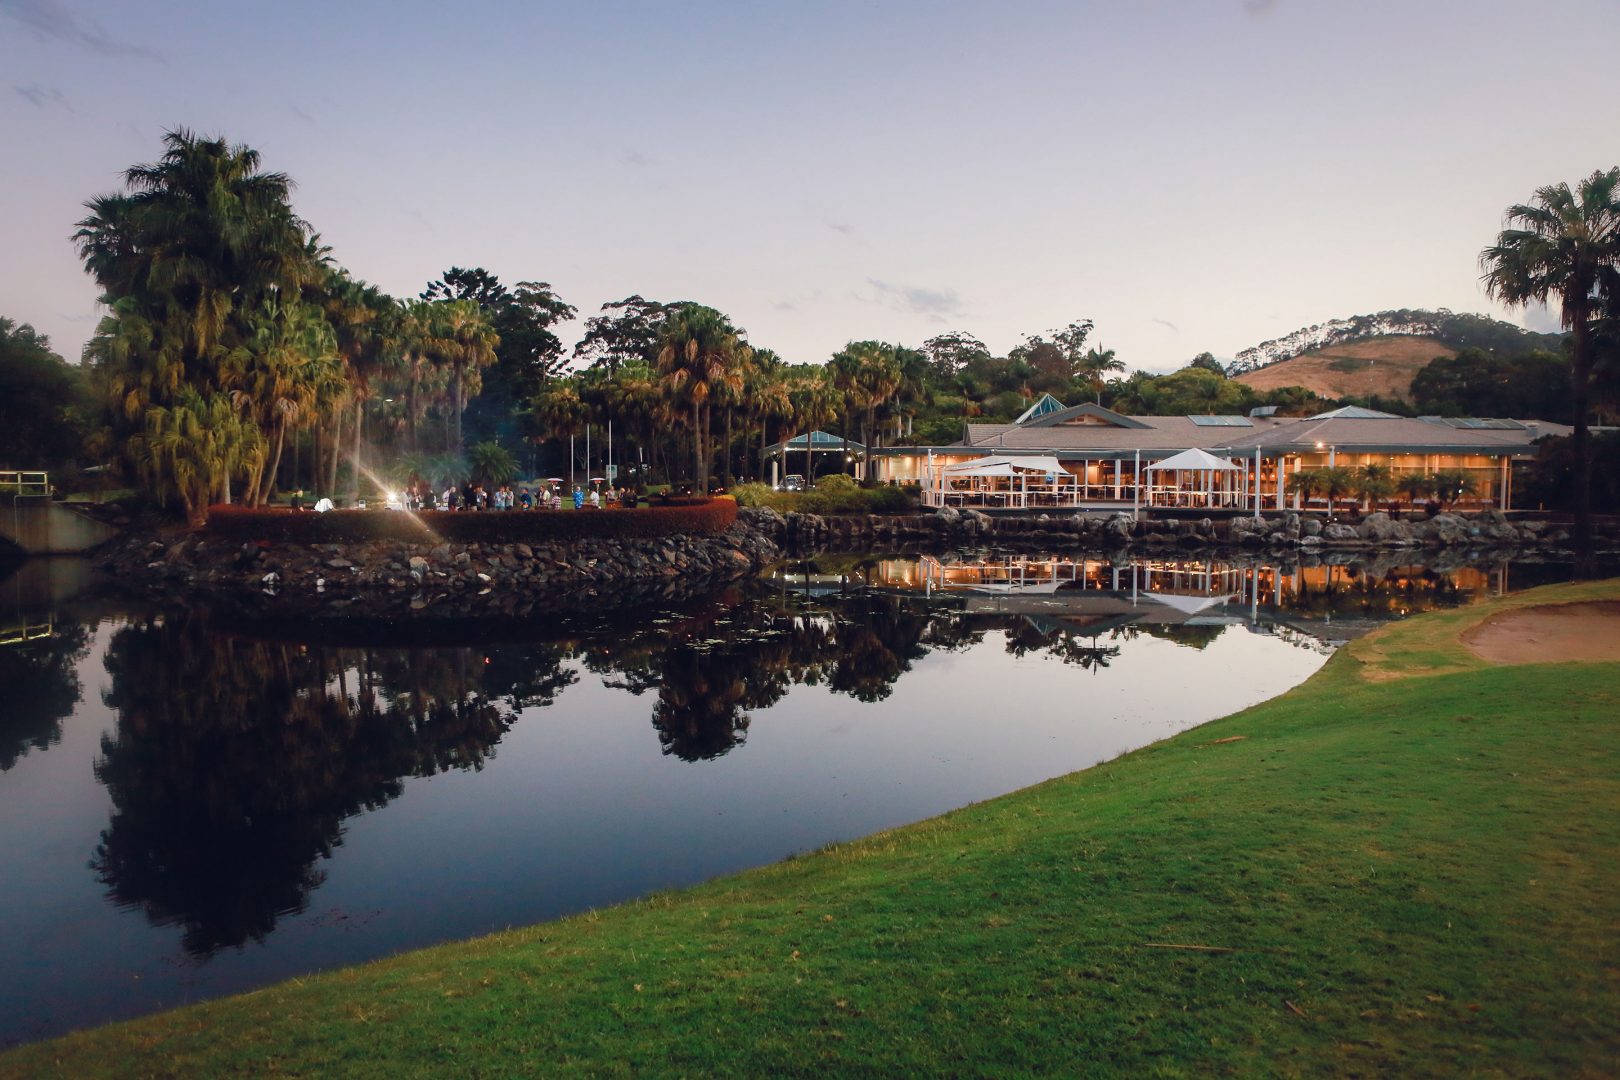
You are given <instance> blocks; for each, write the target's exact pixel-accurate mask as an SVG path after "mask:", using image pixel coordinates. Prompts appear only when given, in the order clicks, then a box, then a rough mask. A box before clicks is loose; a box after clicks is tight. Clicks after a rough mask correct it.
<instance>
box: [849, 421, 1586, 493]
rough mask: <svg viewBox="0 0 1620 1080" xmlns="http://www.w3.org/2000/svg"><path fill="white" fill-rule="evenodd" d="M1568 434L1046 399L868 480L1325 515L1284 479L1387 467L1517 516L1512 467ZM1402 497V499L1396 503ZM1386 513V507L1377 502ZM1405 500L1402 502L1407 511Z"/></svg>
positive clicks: (895, 459) (885, 458) (910, 449)
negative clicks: (1144, 410)
mask: <svg viewBox="0 0 1620 1080" xmlns="http://www.w3.org/2000/svg"><path fill="white" fill-rule="evenodd" d="M1569 431H1570V429H1569V428H1568V427H1567V426H1565V425H1562V424H1551V423H1545V422H1539V421H1529V420H1526V421H1520V420H1480V419H1456V418H1449V417H1434V416H1426V417H1415V418H1414V417H1403V416H1393V415H1391V414H1389V413H1382V412H1375V411H1373V410H1371V409H1362V408H1356V407H1348V408H1342V409H1335V410H1333V411H1332V412H1326V413H1321V414H1319V415H1317V416H1309V417H1293V416H1276V415H1271V414H1270V411H1269V410H1267V409H1256V410H1255V411H1254V412H1253V413H1251V414H1250V415H1248V416H1125V415H1123V414H1121V413H1117V412H1114V411H1112V410H1110V409H1105V408H1103V407H1102V406H1100V405H1090V404H1087V405H1075V406H1072V407H1064V406H1062V405H1061V404H1060V403H1058V402H1056V401H1054V400H1052V399H1051V398H1050V396H1047V397H1043V398H1042V399H1041V400H1040V401H1038V402H1036V403H1035V405H1033V406H1031V407H1030V409H1028V410H1026V411H1025V413H1024V414H1023V415H1022V416H1020V417H1019V418H1018V419H1017V420H1015V421H1014V422H1012V423H1010V424H968V425H967V428H966V432H965V435H964V437H963V439H962V441H961V442H959V443H955V444H952V445H950V446H896V447H884V448H880V449H874V450H872V451H871V455H872V462H873V465H874V466H875V469H876V477H877V478H878V479H879V480H881V481H885V482H889V483H897V484H915V485H918V486H920V487H921V488H922V489H923V491H922V495H923V502H924V505H927V506H961V507H977V508H983V509H1009V510H1042V509H1053V508H1075V509H1088V508H1090V509H1110V510H1118V509H1125V510H1136V509H1154V508H1164V509H1184V510H1210V511H1226V512H1231V513H1243V512H1252V513H1255V514H1259V513H1262V512H1266V511H1276V510H1279V509H1301V508H1309V507H1310V506H1311V505H1313V504H1314V505H1315V506H1317V507H1321V508H1325V506H1326V503H1325V500H1324V499H1323V498H1322V496H1321V495H1320V494H1317V495H1315V496H1303V495H1301V494H1300V493H1299V492H1298V491H1296V490H1295V489H1294V488H1293V487H1291V486H1290V485H1289V477H1292V476H1295V475H1297V474H1299V473H1300V472H1302V471H1304V470H1318V469H1329V468H1346V469H1359V468H1361V467H1363V466H1366V465H1382V466H1385V467H1387V468H1388V469H1389V470H1390V473H1391V475H1392V476H1393V477H1394V478H1395V480H1396V481H1397V483H1398V481H1399V479H1400V477H1402V476H1404V475H1406V474H1410V473H1417V474H1420V475H1423V476H1432V475H1434V474H1437V473H1451V472H1460V473H1462V474H1465V475H1466V476H1467V478H1468V480H1469V483H1468V485H1467V488H1468V492H1467V494H1465V495H1464V496H1463V497H1461V498H1460V499H1457V500H1456V501H1457V502H1458V503H1459V504H1461V505H1463V506H1470V507H1474V508H1482V507H1500V508H1503V509H1507V508H1510V507H1511V506H1512V499H1513V462H1514V461H1517V460H1528V459H1531V458H1534V457H1535V456H1536V448H1535V445H1534V444H1535V442H1536V440H1538V439H1540V438H1543V437H1545V436H1550V435H1567V434H1569ZM1392 498H1393V499H1398V498H1399V497H1398V496H1392ZM1380 501H1383V500H1380ZM1402 501H1404V500H1402Z"/></svg>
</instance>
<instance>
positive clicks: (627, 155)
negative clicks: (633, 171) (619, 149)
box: [619, 150, 658, 169]
mask: <svg viewBox="0 0 1620 1080" xmlns="http://www.w3.org/2000/svg"><path fill="white" fill-rule="evenodd" d="M619 164H620V165H630V166H632V167H634V168H637V169H650V168H652V167H653V166H654V165H656V164H658V160H657V159H656V158H651V157H648V156H647V155H646V154H643V153H642V152H641V151H640V150H626V151H625V152H624V153H623V154H621V155H619Z"/></svg>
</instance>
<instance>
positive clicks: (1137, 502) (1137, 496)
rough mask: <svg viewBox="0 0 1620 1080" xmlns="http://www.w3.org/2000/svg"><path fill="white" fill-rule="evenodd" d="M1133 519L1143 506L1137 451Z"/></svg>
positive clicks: (1132, 507) (1132, 496)
mask: <svg viewBox="0 0 1620 1080" xmlns="http://www.w3.org/2000/svg"><path fill="white" fill-rule="evenodd" d="M1131 479H1132V480H1133V481H1135V482H1134V483H1133V484H1131V517H1133V518H1134V517H1138V516H1140V513H1141V509H1140V508H1141V506H1142V451H1141V450H1138V451H1136V473H1135V475H1134V476H1133V477H1132V478H1131ZM1133 599H1134V597H1133Z"/></svg>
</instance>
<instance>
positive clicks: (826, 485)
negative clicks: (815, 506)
mask: <svg viewBox="0 0 1620 1080" xmlns="http://www.w3.org/2000/svg"><path fill="white" fill-rule="evenodd" d="M815 489H816V490H817V491H819V492H821V494H823V495H825V496H827V497H828V498H831V499H835V500H836V499H847V498H849V497H850V496H851V495H853V494H854V493H855V492H856V491H859V490H860V485H859V484H857V483H856V482H855V478H854V477H853V476H850V475H849V474H848V473H832V474H830V475H828V476H823V477H822V478H821V479H820V480H817V481H816V488H815Z"/></svg>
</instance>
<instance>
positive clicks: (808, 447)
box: [760, 428, 866, 484]
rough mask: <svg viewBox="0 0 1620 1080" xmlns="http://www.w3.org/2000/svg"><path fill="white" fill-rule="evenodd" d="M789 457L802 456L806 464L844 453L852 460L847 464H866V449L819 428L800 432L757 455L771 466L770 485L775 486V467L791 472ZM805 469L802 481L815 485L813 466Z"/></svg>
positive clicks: (863, 445)
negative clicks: (822, 456) (821, 456)
mask: <svg viewBox="0 0 1620 1080" xmlns="http://www.w3.org/2000/svg"><path fill="white" fill-rule="evenodd" d="M791 454H804V455H805V460H806V461H807V462H808V461H813V457H814V455H816V454H844V455H847V456H848V458H849V459H852V460H851V461H846V464H854V463H864V462H865V461H866V446H865V444H863V443H858V442H856V441H855V440H854V439H845V438H844V437H843V436H842V435H834V434H832V433H831V432H827V431H822V430H820V429H819V428H818V429H816V430H815V431H812V432H809V433H808V434H804V433H801V434H798V435H795V436H793V437H792V438H791V439H784V440H782V441H781V442H778V443H772V444H771V445H769V446H767V447H766V448H765V449H764V450H762V451H761V452H760V456H761V457H762V458H764V459H765V460H767V461H769V462H770V463H771V483H772V484H775V483H777V475H776V474H777V467H778V465H780V466H781V471H782V473H783V474H787V473H791V472H792V471H793V470H792V468H790V466H791V465H792V463H793V458H792V457H790V456H789V455H791ZM806 469H808V470H809V471H808V472H806V473H805V479H806V480H808V481H811V482H814V480H815V467H814V465H813V464H809V465H806Z"/></svg>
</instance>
